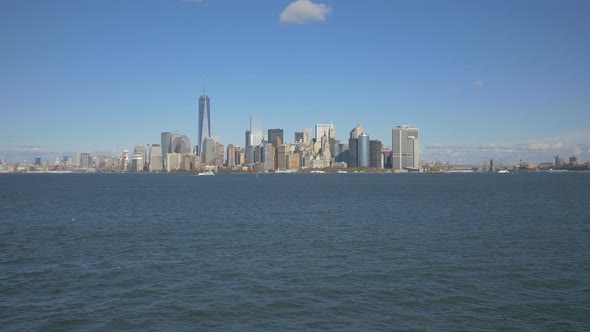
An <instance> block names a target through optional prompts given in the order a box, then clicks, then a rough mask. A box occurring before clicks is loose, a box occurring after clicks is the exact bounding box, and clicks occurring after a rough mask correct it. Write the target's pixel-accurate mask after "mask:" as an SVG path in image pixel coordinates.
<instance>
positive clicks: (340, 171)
mask: <svg viewBox="0 0 590 332" xmlns="http://www.w3.org/2000/svg"><path fill="white" fill-rule="evenodd" d="M336 173H338V174H346V173H348V171H343V170H339V171H338V172H336Z"/></svg>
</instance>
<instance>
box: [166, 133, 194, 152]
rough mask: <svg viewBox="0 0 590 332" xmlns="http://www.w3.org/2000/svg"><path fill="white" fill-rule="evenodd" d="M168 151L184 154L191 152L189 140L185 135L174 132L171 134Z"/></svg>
mask: <svg viewBox="0 0 590 332" xmlns="http://www.w3.org/2000/svg"><path fill="white" fill-rule="evenodd" d="M170 152H173V153H180V154H186V153H191V141H190V140H189V139H188V137H187V136H186V135H179V134H174V135H172V144H171V146H170Z"/></svg>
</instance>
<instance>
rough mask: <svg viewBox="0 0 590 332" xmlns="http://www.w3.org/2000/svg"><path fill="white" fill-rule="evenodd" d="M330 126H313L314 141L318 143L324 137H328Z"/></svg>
mask: <svg viewBox="0 0 590 332" xmlns="http://www.w3.org/2000/svg"><path fill="white" fill-rule="evenodd" d="M331 127H332V125H330V124H316V125H315V141H316V142H319V141H320V140H321V139H322V137H323V136H324V135H326V136H328V137H329V135H330V128H331Z"/></svg>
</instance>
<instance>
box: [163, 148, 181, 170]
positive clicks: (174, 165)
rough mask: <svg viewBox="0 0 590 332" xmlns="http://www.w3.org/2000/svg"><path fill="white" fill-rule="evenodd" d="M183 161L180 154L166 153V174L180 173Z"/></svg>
mask: <svg viewBox="0 0 590 332" xmlns="http://www.w3.org/2000/svg"><path fill="white" fill-rule="evenodd" d="M181 161H182V154H180V153H174V152H171V153H166V172H168V173H170V172H173V171H178V170H179V169H180V164H181Z"/></svg>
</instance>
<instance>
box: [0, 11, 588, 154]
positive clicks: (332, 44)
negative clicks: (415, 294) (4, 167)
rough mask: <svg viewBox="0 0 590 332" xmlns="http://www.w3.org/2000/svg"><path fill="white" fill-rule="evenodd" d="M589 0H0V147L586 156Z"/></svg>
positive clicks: (11, 150)
mask: <svg viewBox="0 0 590 332" xmlns="http://www.w3.org/2000/svg"><path fill="white" fill-rule="evenodd" d="M588 13H590V2H588V1H542V0H531V1H524V0H523V1H483V0H466V1H459V0H456V1H436V0H433V1H420V0H415V1H410V0H406V1H393V0H369V1H344V0H313V1H309V0H298V1H294V0H284V1H283V0H252V1H236V0H202V1H195V0H193V1H180V0H178V1H176V0H128V1H120V0H100V1H99V0H94V1H92V0H88V1H79V0H71V1H58V0H55V1H42V0H37V1H34V0H1V1H0V45H1V52H0V155H4V156H5V157H6V158H7V159H13V160H14V159H16V160H19V159H26V158H29V160H31V159H32V158H33V157H34V156H36V155H42V156H44V157H46V158H52V157H51V156H52V155H53V156H55V155H59V154H68V153H69V154H71V153H72V152H76V151H78V152H85V151H100V150H102V151H113V150H114V151H115V152H116V153H119V152H120V151H121V150H123V149H129V150H131V149H133V146H135V145H145V144H152V143H159V140H160V132H162V131H177V132H180V133H182V134H186V135H188V136H189V138H190V139H191V141H193V144H194V143H195V141H196V137H197V127H198V126H197V121H198V97H199V96H200V94H201V92H202V85H203V81H205V82H206V88H207V94H208V95H209V97H210V98H211V118H212V120H211V125H212V132H213V133H216V134H218V135H219V136H220V137H221V142H222V143H223V144H225V145H227V144H229V143H233V144H237V145H243V144H244V131H245V130H246V129H247V128H248V119H249V116H250V115H251V114H256V115H257V116H258V117H259V118H261V120H262V122H263V128H264V130H266V129H268V128H284V129H285V135H286V140H287V141H293V133H294V132H295V131H300V130H303V129H304V128H307V127H308V128H311V127H313V126H314V124H316V123H329V122H330V121H333V122H334V125H335V127H336V133H337V138H339V139H342V140H345V139H347V138H348V133H349V131H350V130H351V129H352V128H353V127H354V126H356V125H357V124H358V123H361V124H362V125H363V127H364V128H365V130H366V131H367V133H368V134H369V135H370V137H371V138H372V139H380V140H382V141H383V142H384V145H385V146H390V145H391V129H392V127H394V126H396V125H401V124H411V125H414V126H416V127H419V128H420V129H421V142H420V145H421V150H422V160H433V159H435V158H437V159H439V160H441V161H447V160H448V161H451V162H477V163H480V162H482V161H483V160H485V159H489V158H496V159H497V158H503V159H504V160H506V161H507V162H510V161H518V159H528V160H531V161H545V160H549V159H550V158H551V156H553V155H556V154H560V155H562V156H564V157H569V156H570V155H571V154H573V153H576V154H578V155H579V157H580V158H581V159H583V160H588V159H590V88H589V86H590V85H589V81H588V80H589V78H590V66H589V62H590V43H589V42H588V36H590V20H589V19H588Z"/></svg>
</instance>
